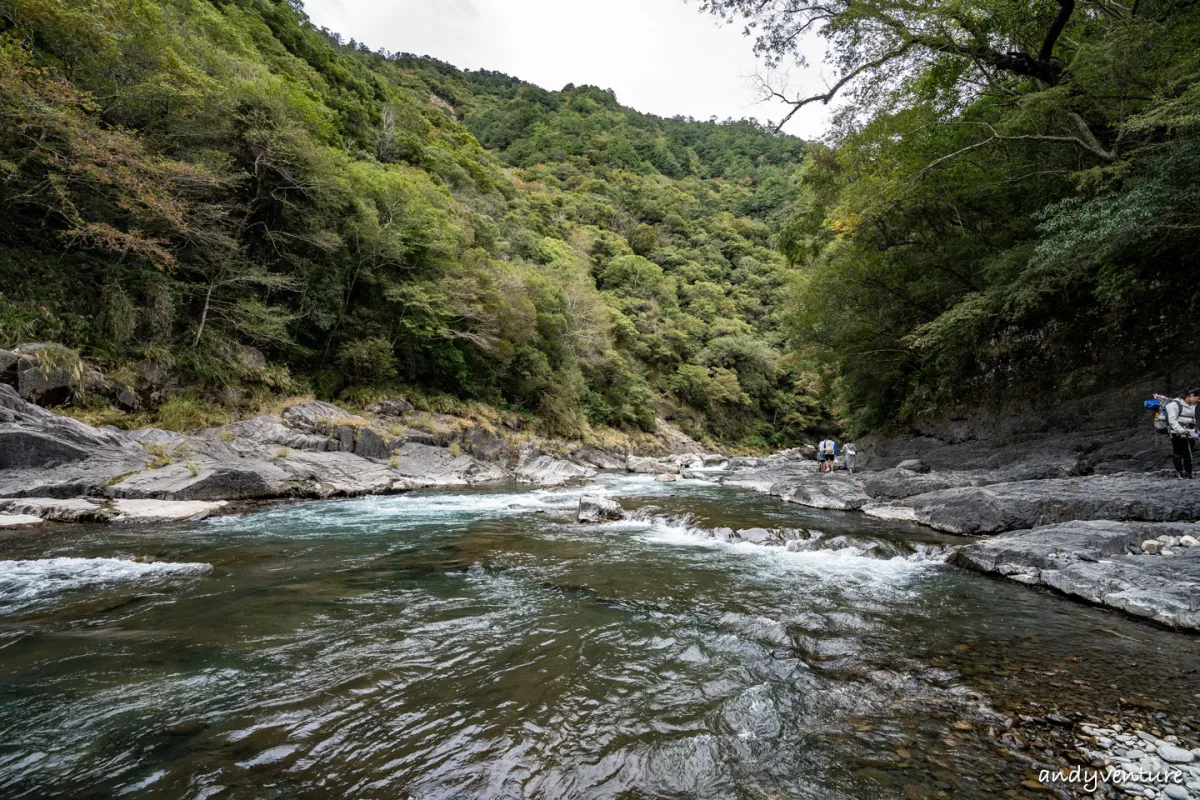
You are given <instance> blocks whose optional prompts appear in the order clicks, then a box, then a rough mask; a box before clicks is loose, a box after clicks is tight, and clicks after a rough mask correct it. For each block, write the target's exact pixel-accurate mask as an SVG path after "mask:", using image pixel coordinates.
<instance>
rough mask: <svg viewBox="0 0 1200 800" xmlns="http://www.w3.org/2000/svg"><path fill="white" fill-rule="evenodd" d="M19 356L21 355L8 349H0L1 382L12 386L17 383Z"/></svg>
mask: <svg viewBox="0 0 1200 800" xmlns="http://www.w3.org/2000/svg"><path fill="white" fill-rule="evenodd" d="M18 358H20V356H18V355H17V354H16V353H13V352H10V351H8V350H0V383H7V384H9V385H10V386H15V385H16V383H17V359H18Z"/></svg>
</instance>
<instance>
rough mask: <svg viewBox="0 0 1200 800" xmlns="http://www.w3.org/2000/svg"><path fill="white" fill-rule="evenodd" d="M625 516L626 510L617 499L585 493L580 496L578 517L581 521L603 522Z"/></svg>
mask: <svg viewBox="0 0 1200 800" xmlns="http://www.w3.org/2000/svg"><path fill="white" fill-rule="evenodd" d="M624 518H625V510H624V509H623V508H621V504H620V503H618V502H617V501H616V500H610V499H609V498H607V497H597V496H596V495H591V494H585V495H584V496H583V497H581V498H579V516H578V519H579V521H580V522H603V521H605V520H619V519H624Z"/></svg>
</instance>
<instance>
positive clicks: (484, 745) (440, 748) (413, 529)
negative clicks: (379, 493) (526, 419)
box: [0, 474, 1200, 798]
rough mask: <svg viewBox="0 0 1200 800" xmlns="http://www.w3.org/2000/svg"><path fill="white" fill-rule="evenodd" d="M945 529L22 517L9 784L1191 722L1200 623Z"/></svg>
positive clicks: (846, 763) (571, 506)
mask: <svg viewBox="0 0 1200 800" xmlns="http://www.w3.org/2000/svg"><path fill="white" fill-rule="evenodd" d="M584 491H587V492H590V493H603V494H607V495H609V496H612V497H615V498H617V499H619V500H620V501H621V502H622V504H623V505H624V506H625V508H626V509H628V510H630V511H637V512H639V515H640V516H639V519H636V520H633V521H625V522H618V523H609V524H604V525H592V526H588V525H579V524H577V523H574V522H573V521H572V520H573V516H574V510H575V507H576V505H577V504H578V499H579V496H580V494H581V493H582V492H584ZM722 526H729V527H732V528H735V529H738V528H749V527H755V526H761V527H767V528H775V527H781V526H782V527H789V528H805V529H819V530H820V531H823V532H824V533H825V534H826V537H825V539H826V541H829V540H832V539H833V538H835V537H837V536H838V535H852V536H853V537H855V538H856V540H857V541H859V542H860V543H861V542H869V543H874V544H876V546H875V548H874V549H872V550H871V551H870V552H869V553H866V554H864V553H863V551H862V550H861V549H855V548H844V549H841V550H829V549H814V550H811V551H807V552H787V551H785V550H784V549H783V548H778V547H762V546H758V545H753V544H747V543H738V544H729V543H727V542H723V541H720V540H718V539H713V538H710V537H708V536H707V535H706V533H707V532H708V531H711V530H713V529H716V528H719V527H722ZM948 541H950V540H949V539H948V538H947V537H939V536H938V535H937V534H933V533H931V532H929V531H927V530H923V529H919V528H907V527H903V526H898V525H897V524H895V523H883V522H879V521H872V520H870V519H868V518H865V517H862V516H859V515H850V514H844V513H838V512H818V511H813V510H809V509H803V508H800V507H797V506H788V505H785V504H783V503H780V502H779V501H778V500H775V499H771V498H767V497H764V496H760V495H756V494H754V493H751V492H748V491H744V490H736V489H730V488H723V487H720V486H717V485H714V484H709V483H705V482H702V481H680V482H679V483H676V484H662V483H656V482H654V481H653V480H651V479H650V478H649V477H647V476H629V475H623V474H622V475H602V476H601V477H600V478H598V479H597V480H596V482H595V483H594V484H593V485H591V486H590V487H587V488H586V489H583V488H574V489H566V490H559V491H549V490H533V489H530V488H528V487H517V486H509V487H501V488H494V489H489V490H474V491H456V492H421V493H412V494H407V495H399V496H392V497H372V498H363V499H355V500H339V501H329V502H316V503H312V502H310V503H303V504H288V505H278V506H273V507H269V508H265V509H261V510H258V511H256V512H255V513H252V514H248V515H243V516H229V517H222V518H219V519H214V520H207V521H204V522H200V523H195V524H191V525H182V526H172V527H160V526H155V527H116V526H112V527H86V528H85V527H62V528H57V529H52V530H50V531H49V532H46V531H43V532H33V533H31V532H22V533H16V532H13V533H9V534H6V535H4V536H2V537H0V559H2V560H0V796H2V797H38V798H40V797H47V796H56V795H57V796H69V797H75V798H80V797H108V796H113V795H125V796H130V797H155V798H157V797H163V798H177V797H256V798H257V797H277V798H293V797H364V798H390V797H412V798H475V797H489V798H491V797H499V798H507V797H512V798H522V797H536V798H559V797H586V798H593V797H594V798H808V797H812V798H864V797H895V796H903V797H976V796H978V797H989V796H999V797H1008V796H1030V797H1045V796H1046V795H1045V794H1044V793H1039V792H1037V791H1035V790H1032V789H1029V788H1027V787H1026V786H1023V785H1022V781H1028V780H1029V779H1030V778H1031V776H1032V775H1033V774H1034V773H1035V772H1036V763H1035V762H1037V761H1039V760H1045V759H1046V758H1047V757H1050V756H1054V757H1059V756H1062V757H1066V755H1067V754H1065V753H1060V752H1059V750H1058V749H1056V748H1059V745H1058V744H1056V741H1057V740H1056V739H1055V732H1054V729H1055V726H1056V725H1057V724H1058V723H1055V722H1053V721H1050V722H1047V721H1046V719H1047V717H1048V716H1049V717H1051V718H1052V719H1058V718H1060V717H1062V718H1063V719H1067V718H1071V719H1074V718H1077V717H1078V716H1079V715H1102V714H1107V713H1113V714H1116V713H1120V714H1135V715H1140V716H1142V717H1145V718H1147V719H1149V720H1151V721H1152V722H1154V721H1156V723H1157V724H1160V725H1164V726H1172V728H1174V729H1179V730H1181V731H1186V730H1187V729H1188V727H1193V728H1194V727H1196V721H1197V719H1198V715H1197V713H1196V712H1197V706H1198V705H1200V694H1198V693H1200V650H1198V649H1197V648H1198V645H1197V641H1196V638H1195V637H1193V636H1187V635H1184V634H1179V633H1173V632H1169V631H1162V630H1158V629H1155V628H1153V627H1149V626H1147V625H1145V624H1142V623H1137V622H1133V621H1129V620H1126V619H1124V618H1122V617H1120V616H1117V615H1115V614H1113V613H1110V612H1107V611H1103V610H1099V609H1092V608H1089V607H1085V606H1082V605H1079V604H1076V603H1073V602H1070V601H1068V600H1065V599H1062V598H1059V597H1056V596H1053V595H1049V594H1045V593H1039V592H1034V591H1030V590H1028V589H1025V588H1022V587H1018V586H1014V585H1010V584H1006V583H1003V582H999V581H994V580H989V579H985V578H982V577H979V576H977V575H973V574H970V573H966V572H963V571H960V570H958V569H956V568H953V567H950V566H947V565H945V564H944V563H941V562H940V560H939V559H938V558H937V557H936V556H931V555H928V554H927V553H925V552H923V549H924V548H922V547H919V546H918V545H927V544H934V545H936V544H938V543H946V542H948ZM133 559H140V561H134V560H133ZM1156 715H1157V716H1156ZM1180 726H1183V727H1180ZM1007 728H1012V730H1011V731H1009V730H1006V729H1007ZM1014 737H1018V738H1017V739H1016V740H1015V741H1016V745H1014Z"/></svg>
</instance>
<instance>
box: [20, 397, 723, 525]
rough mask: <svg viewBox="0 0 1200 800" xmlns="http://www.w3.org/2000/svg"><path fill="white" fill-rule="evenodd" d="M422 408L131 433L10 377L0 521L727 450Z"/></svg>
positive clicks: (450, 481) (303, 408)
mask: <svg viewBox="0 0 1200 800" xmlns="http://www.w3.org/2000/svg"><path fill="white" fill-rule="evenodd" d="M413 414H414V412H413V409H412V407H411V406H409V405H408V404H407V403H404V402H403V401H390V402H385V403H381V404H380V405H379V406H378V407H377V409H376V410H375V412H373V413H371V414H369V415H366V414H363V415H360V414H352V413H350V412H348V411H346V410H344V409H342V408H339V407H337V406H334V405H331V404H329V403H323V402H319V401H308V402H302V403H297V404H294V405H290V406H287V407H285V408H284V409H283V410H282V411H281V413H279V414H267V415H261V416H258V417H254V418H252V419H248V420H244V421H241V422H235V423H231V424H229V425H224V426H221V427H219V428H210V429H207V430H203V431H200V432H199V433H197V434H194V435H188V434H181V433H174V432H171V431H165V430H159V429H156V428H143V429H139V430H134V431H128V432H126V431H120V430H117V429H115V428H94V427H92V426H89V425H86V424H84V423H82V422H79V421H78V420H75V419H71V418H69V417H63V416H59V415H57V414H54V413H52V412H50V411H47V410H46V409H44V408H41V407H40V406H37V405H35V404H33V403H30V402H27V401H26V400H24V399H22V398H21V397H20V395H19V394H18V393H17V392H16V391H15V390H13V389H12V388H11V387H9V386H7V385H4V384H0V527H16V526H20V525H31V524H38V523H42V522H50V521H53V522H101V523H107V522H149V521H168V520H182V519H196V518H198V517H200V516H206V515H209V514H213V513H219V512H221V511H222V510H224V509H225V508H226V503H227V502H229V501H253V500H269V499H278V498H313V499H318V498H327V497H351V496H357V495H365V494H385V493H393V492H403V491H408V490H411V489H421V488H429V487H462V486H473V485H477V484H483V483H493V482H499V481H518V482H522V483H528V484H532V485H538V486H561V485H563V484H565V483H568V482H571V481H576V480H582V479H585V478H588V477H591V476H593V475H595V474H596V472H597V470H599V469H613V468H622V467H626V468H628V469H630V470H631V471H654V472H659V473H670V474H674V473H678V472H679V471H680V470H681V468H686V467H695V466H703V465H704V463H705V456H706V455H708V456H709V459H710V461H711V460H712V459H713V458H719V457H714V456H712V455H711V454H705V453H704V452H703V448H701V447H700V445H698V444H697V443H695V442H693V441H692V440H690V439H688V438H687V437H685V436H683V435H682V434H680V433H679V432H678V431H675V430H673V429H672V428H670V426H666V425H664V426H663V429H664V433H663V435H661V436H660V437H659V438H658V439H657V440H656V441H655V449H656V450H657V453H656V455H655V457H654V458H649V457H647V456H646V455H644V454H642V455H639V454H636V453H631V452H627V451H621V450H612V449H603V448H597V447H592V446H587V445H584V444H582V443H580V442H568V441H564V440H557V439H545V438H540V437H536V436H532V435H529V434H527V433H523V432H521V431H517V430H499V429H497V428H495V427H493V426H490V425H487V424H480V423H473V422H470V421H466V420H461V419H454V420H450V421H449V424H448V425H446V426H441V427H445V428H446V430H438V429H437V428H435V429H434V430H432V431H431V430H427V429H420V428H417V427H414V426H413V423H414V421H415V419H414V416H413ZM425 422H427V421H425ZM425 427H426V428H428V427H431V426H429V425H426V426H425Z"/></svg>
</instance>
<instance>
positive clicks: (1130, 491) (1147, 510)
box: [866, 474, 1200, 534]
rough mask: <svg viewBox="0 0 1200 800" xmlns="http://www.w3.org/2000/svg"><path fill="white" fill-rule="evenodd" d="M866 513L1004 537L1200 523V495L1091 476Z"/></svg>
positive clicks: (1149, 482)
mask: <svg viewBox="0 0 1200 800" xmlns="http://www.w3.org/2000/svg"><path fill="white" fill-rule="evenodd" d="M866 511H867V513H869V514H872V515H873V516H879V517H883V518H887V519H908V520H912V521H914V522H919V523H921V524H923V525H928V526H929V527H931V528H935V529H937V530H940V531H945V532H947V533H963V534H978V533H1002V532H1004V531H1013V530H1022V529H1026V528H1034V527H1037V526H1039V525H1051V524H1055V523H1059V522H1068V521H1071V520H1105V519H1107V520H1141V521H1152V522H1175V521H1181V520H1188V521H1190V520H1195V519H1200V492H1197V491H1196V490H1195V484H1193V483H1192V482H1190V481H1180V480H1175V479H1166V478H1154V477H1146V476H1142V475H1129V474H1126V475H1090V476H1084V477H1078V478H1057V479H1050V480H1034V481H1016V482H1010V483H997V484H992V485H990V486H971V487H963V488H957V489H943V490H939V491H933V492H926V493H924V494H919V495H915V496H913V497H908V498H905V499H903V500H898V501H896V502H895V503H890V504H879V505H873V506H871V507H869V508H867V509H866Z"/></svg>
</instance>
